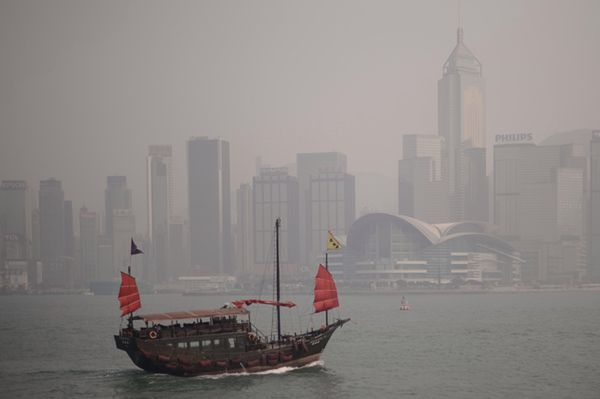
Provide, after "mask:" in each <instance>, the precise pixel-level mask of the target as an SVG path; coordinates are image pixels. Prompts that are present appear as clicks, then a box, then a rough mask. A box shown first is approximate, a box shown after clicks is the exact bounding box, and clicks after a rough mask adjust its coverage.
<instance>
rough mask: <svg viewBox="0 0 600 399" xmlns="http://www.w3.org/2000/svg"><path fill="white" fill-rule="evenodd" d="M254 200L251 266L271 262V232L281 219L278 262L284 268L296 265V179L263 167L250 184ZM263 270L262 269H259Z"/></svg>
mask: <svg viewBox="0 0 600 399" xmlns="http://www.w3.org/2000/svg"><path fill="white" fill-rule="evenodd" d="M252 194H253V197H254V200H253V203H254V212H253V219H254V223H253V225H254V229H253V233H252V235H253V237H254V251H253V252H254V263H256V264H257V265H264V264H266V263H268V262H270V261H273V260H274V254H275V252H274V251H275V250H274V248H275V247H274V245H275V243H274V241H273V237H274V235H273V231H274V229H275V220H276V219H277V218H278V217H279V218H281V228H280V259H281V263H282V264H283V265H297V264H298V260H299V257H300V254H299V251H298V239H299V234H300V230H299V226H298V180H297V179H296V178H295V177H294V176H291V175H290V174H289V173H288V170H287V169H286V168H262V169H261V171H260V175H259V176H255V177H254V178H253V181H252ZM261 270H262V268H261Z"/></svg>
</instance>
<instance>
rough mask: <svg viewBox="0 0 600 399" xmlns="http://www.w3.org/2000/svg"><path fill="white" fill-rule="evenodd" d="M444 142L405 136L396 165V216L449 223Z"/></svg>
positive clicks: (426, 136) (432, 137) (442, 140)
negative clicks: (443, 152) (444, 174)
mask: <svg viewBox="0 0 600 399" xmlns="http://www.w3.org/2000/svg"><path fill="white" fill-rule="evenodd" d="M443 142H444V139H443V137H441V136H433V135H405V136H403V138H402V147H403V157H404V159H402V160H400V161H399V162H398V213H399V214H400V215H406V216H412V217H416V218H418V219H420V220H425V221H427V222H430V223H441V222H446V221H448V189H447V185H446V184H445V183H444V182H443V181H442V167H441V164H442V149H443Z"/></svg>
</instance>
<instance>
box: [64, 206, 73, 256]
mask: <svg viewBox="0 0 600 399" xmlns="http://www.w3.org/2000/svg"><path fill="white" fill-rule="evenodd" d="M64 215H65V224H64V226H65V227H64V231H65V241H64V242H65V253H64V255H65V256H66V257H70V258H72V257H73V255H74V251H73V244H74V241H75V233H74V229H73V201H65V202H64Z"/></svg>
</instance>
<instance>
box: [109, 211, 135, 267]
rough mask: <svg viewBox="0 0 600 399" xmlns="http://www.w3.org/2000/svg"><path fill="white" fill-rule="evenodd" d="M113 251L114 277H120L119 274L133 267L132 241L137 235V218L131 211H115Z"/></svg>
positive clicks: (113, 218)
mask: <svg viewBox="0 0 600 399" xmlns="http://www.w3.org/2000/svg"><path fill="white" fill-rule="evenodd" d="M112 229H113V234H112V249H113V272H112V276H113V278H114V277H117V276H119V272H121V271H126V270H127V267H128V266H131V263H130V262H131V260H132V259H131V252H130V250H131V239H132V238H133V236H134V235H135V217H134V215H133V211H132V210H131V209H114V210H113V217H112Z"/></svg>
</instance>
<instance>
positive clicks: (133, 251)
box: [131, 238, 143, 255]
mask: <svg viewBox="0 0 600 399" xmlns="http://www.w3.org/2000/svg"><path fill="white" fill-rule="evenodd" d="M131 254H132V255H137V254H143V252H142V250H141V249H139V248H138V247H137V245H135V242H133V238H132V239H131Z"/></svg>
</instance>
